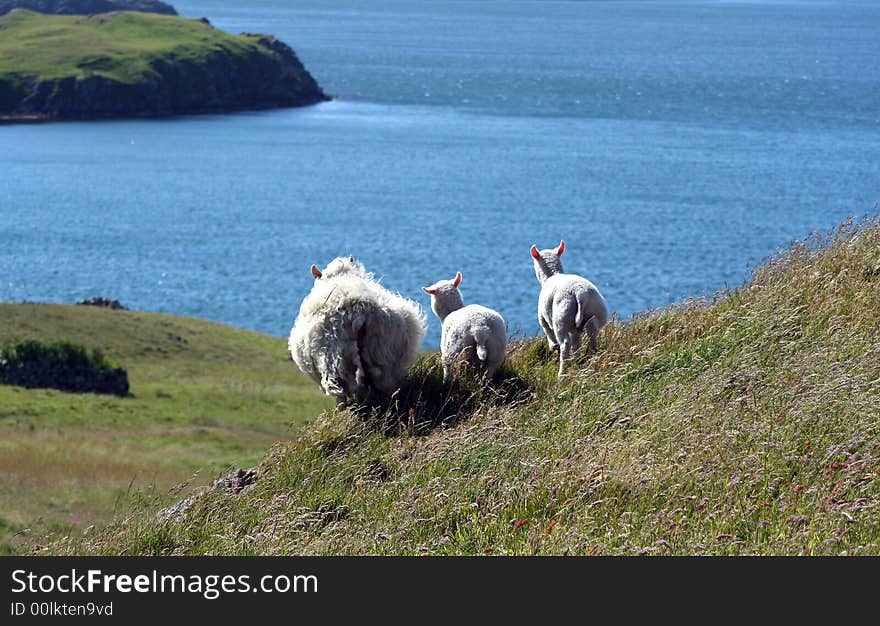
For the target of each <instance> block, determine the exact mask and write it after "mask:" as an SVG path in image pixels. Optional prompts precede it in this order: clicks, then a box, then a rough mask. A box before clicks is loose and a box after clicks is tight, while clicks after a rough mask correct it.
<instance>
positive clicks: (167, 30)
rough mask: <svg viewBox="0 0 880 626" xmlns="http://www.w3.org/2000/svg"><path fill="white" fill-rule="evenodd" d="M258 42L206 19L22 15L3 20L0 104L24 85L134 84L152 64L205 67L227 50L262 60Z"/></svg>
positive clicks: (121, 14)
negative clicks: (75, 80) (94, 80)
mask: <svg viewBox="0 0 880 626" xmlns="http://www.w3.org/2000/svg"><path fill="white" fill-rule="evenodd" d="M259 39H260V37H259V36H250V35H230V34H228V33H225V32H223V31H222V30H218V29H215V28H213V27H211V26H210V25H208V24H205V23H204V22H202V21H200V20H195V19H185V18H181V17H177V16H170V15H158V14H154V13H137V12H119V13H105V14H100V15H93V16H79V15H44V14H41V13H34V12H31V11H25V10H21V9H16V10H14V11H12V12H10V13H8V14H7V15H5V16H3V17H0V104H2V103H3V98H7V99H8V98H12V97H14V94H15V89H14V86H15V85H17V84H18V83H19V82H20V81H21V80H23V79H27V78H36V79H39V80H52V79H59V78H67V77H87V76H91V75H99V76H104V77H106V78H109V79H112V80H115V81H118V82H121V83H126V84H131V83H139V82H143V81H144V80H146V79H148V78H149V77H150V76H156V74H155V71H154V70H153V69H152V68H151V66H150V64H151V63H153V62H154V61H156V60H157V59H162V60H164V61H168V62H172V63H173V62H179V61H192V62H195V63H199V62H202V61H203V60H204V59H205V58H206V57H207V56H208V55H210V54H213V53H216V52H218V51H222V52H224V53H226V54H228V55H230V56H241V57H245V58H246V57H248V56H249V55H256V54H264V53H265V50H263V48H262V47H261V46H260V45H259V44H258V40H259Z"/></svg>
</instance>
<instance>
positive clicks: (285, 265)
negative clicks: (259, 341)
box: [0, 0, 880, 346]
mask: <svg viewBox="0 0 880 626" xmlns="http://www.w3.org/2000/svg"><path fill="white" fill-rule="evenodd" d="M175 5H176V6H177V8H178V10H179V11H180V12H181V13H182V14H184V15H187V16H191V17H201V16H207V17H208V18H209V19H210V20H211V22H212V23H213V24H214V25H215V26H217V27H219V28H223V29H226V30H229V31H232V32H267V33H272V34H275V35H277V36H278V37H279V38H281V39H283V40H284V41H286V42H287V43H289V44H290V45H292V46H293V47H294V48H295V49H296V51H297V52H298V54H299V56H300V58H301V59H302V60H303V62H304V63H305V65H306V66H307V67H308V68H309V70H310V71H311V72H312V73H313V74H314V76H315V77H316V78H317V79H318V81H319V82H320V84H321V85H322V86H323V87H324V88H325V90H326V91H327V92H329V93H331V94H333V95H334V96H336V100H334V101H333V102H329V103H326V104H321V105H318V106H314V107H310V108H304V109H288V110H281V111H271V112H258V113H244V114H235V115H218V116H202V117H187V118H176V119H171V120H133V121H130V120H126V121H112V122H98V123H54V124H43V125H19V126H0V300H12V301H19V300H31V301H51V302H73V301H76V300H79V299H83V298H86V297H89V296H93V295H104V296H108V297H112V298H118V299H120V300H121V301H122V302H123V304H125V305H127V306H129V307H133V308H138V309H146V310H150V311H164V312H169V313H177V314H184V315H194V316H199V317H205V318H210V319H214V320H218V321H222V322H226V323H229V324H233V325H236V326H241V327H245V328H251V329H255V330H259V331H263V332H267V333H271V334H274V335H286V334H287V332H288V331H289V328H290V326H291V324H292V322H293V319H294V317H295V315H296V312H297V310H298V307H299V302H300V301H301V299H302V298H303V296H304V295H305V293H306V292H307V291H308V289H309V288H310V286H311V283H312V279H311V276H310V274H309V265H310V264H311V263H317V264H318V265H319V266H323V265H325V264H326V263H327V262H328V261H329V260H330V259H332V258H333V257H335V256H338V255H343V254H345V255H348V254H353V255H355V256H357V257H358V258H359V259H361V260H362V261H363V262H364V263H365V264H366V266H367V268H368V269H370V270H372V271H373V272H375V273H376V274H377V275H378V276H381V277H382V281H383V283H384V284H385V285H386V286H388V287H390V288H391V289H394V290H398V291H400V292H401V293H403V294H405V295H407V296H410V297H412V298H415V299H417V300H419V301H420V302H422V303H423V304H424V305H427V304H428V299H427V296H424V294H422V292H421V290H420V287H421V286H422V285H428V284H431V283H433V282H434V281H436V280H438V279H441V278H446V277H452V276H454V274H455V272H456V271H459V270H460V271H461V272H462V273H463V275H464V282H463V284H462V291H463V294H464V297H465V300H466V301H467V302H474V303H481V304H485V305H487V306H491V307H494V308H497V309H498V310H500V311H501V312H502V314H503V315H504V316H505V318H506V319H507V320H508V323H509V326H510V330H511V332H514V331H519V332H520V333H524V334H534V333H536V332H537V330H538V325H537V322H536V313H535V310H536V301H537V295H538V283H537V281H536V280H535V277H534V274H533V271H532V264H531V260H530V257H529V246H530V245H531V244H532V243H536V244H538V246H539V247H542V248H543V247H550V246H551V245H556V244H557V243H558V242H559V240H560V239H561V238H564V239H565V240H566V242H567V244H568V249H567V251H566V253H565V256H564V261H565V266H566V270H567V271H570V272H577V273H580V274H583V275H584V276H586V277H588V278H590V279H591V280H592V281H593V282H595V283H596V284H597V285H598V286H599V288H600V290H601V291H602V292H603V293H604V295H605V297H606V299H607V301H608V303H609V305H610V307H611V308H612V309H613V310H614V311H616V313H617V315H618V316H619V317H622V318H623V317H627V316H629V315H631V314H632V313H634V312H638V311H642V310H645V309H650V308H653V307H660V306H664V305H667V304H669V303H672V302H675V301H678V300H681V299H684V298H687V297H689V296H699V295H704V294H709V293H712V292H714V291H716V290H718V289H723V288H724V287H726V286H729V287H734V286H737V285H739V284H741V283H742V281H743V280H744V279H746V278H747V276H748V275H749V272H750V270H751V269H753V268H754V267H755V266H756V265H757V264H758V263H760V262H761V260H762V259H764V258H766V257H767V256H768V255H770V254H772V253H774V252H775V251H778V250H780V249H781V248H783V247H785V246H787V245H788V244H789V243H790V242H791V241H792V240H794V239H799V238H802V237H804V236H806V235H807V234H809V233H810V232H811V231H814V230H826V229H830V228H832V227H834V226H835V225H837V224H839V223H840V222H841V221H842V220H843V219H845V218H846V217H847V216H848V215H865V214H868V215H875V214H877V212H878V203H880V63H878V59H880V36H878V34H880V2H873V1H860V2H859V1H853V2H823V1H808V0H803V1H797V0H792V1H786V2H782V1H778V2H761V1H753V2H709V1H692V2H661V1H655V2H623V1H604V2H589V1H583V2H552V1H522V2H516V1H497V2H488V1H486V2H482V1H476V0H474V1H467V2H448V1H443V0H434V1H431V2H414V1H410V0H406V1H403V0H370V1H369V2H361V1H359V0H320V1H319V0H298V1H296V2H285V1H282V0H249V1H248V2H240V3H238V2H236V3H231V2H228V1H227V0H204V1H202V0H187V1H178V2H176V3H175ZM426 309H427V306H426ZM438 342H439V323H438V322H437V320H436V319H434V318H433V316H432V317H431V318H430V331H429V335H428V338H427V340H426V345H427V346H436V345H437V344H438Z"/></svg>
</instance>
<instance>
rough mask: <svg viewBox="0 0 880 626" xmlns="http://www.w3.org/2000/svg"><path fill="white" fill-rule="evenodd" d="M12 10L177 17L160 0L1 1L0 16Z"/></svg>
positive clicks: (68, 13) (60, 13)
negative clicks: (116, 12)
mask: <svg viewBox="0 0 880 626" xmlns="http://www.w3.org/2000/svg"><path fill="white" fill-rule="evenodd" d="M12 9H27V10H29V11H36V12H37V13H51V14H55V15H95V14H97V13H109V12H110V11H141V12H143V13H162V14H164V15H177V11H175V10H174V7H173V6H171V5H170V4H167V3H165V2H159V1H158V0H0V15H5V14H7V13H9V12H10V11H11V10H12Z"/></svg>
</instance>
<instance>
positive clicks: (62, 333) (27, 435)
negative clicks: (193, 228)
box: [0, 304, 331, 554]
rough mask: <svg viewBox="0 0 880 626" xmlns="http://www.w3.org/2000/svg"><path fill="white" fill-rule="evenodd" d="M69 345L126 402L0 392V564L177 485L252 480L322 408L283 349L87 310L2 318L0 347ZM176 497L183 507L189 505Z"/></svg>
mask: <svg viewBox="0 0 880 626" xmlns="http://www.w3.org/2000/svg"><path fill="white" fill-rule="evenodd" d="M13 339H38V340H40V341H44V342H50V343H51V342H56V341H72V342H75V343H77V344H83V345H86V346H89V347H93V348H98V349H100V350H101V351H102V352H103V354H104V355H106V356H107V357H109V358H110V359H112V360H113V361H115V362H116V363H118V364H120V365H122V366H123V367H125V368H126V369H127V371H128V377H129V382H130V393H131V396H129V397H125V398H120V397H115V396H107V395H95V394H73V393H64V392H61V391H55V390H50V389H24V388H22V387H13V386H6V385H0V473H2V475H3V479H2V480H0V554H2V553H3V552H9V551H10V550H13V549H16V550H28V549H30V548H28V547H27V546H29V545H31V544H32V543H33V542H34V541H42V540H43V539H44V538H45V536H46V534H47V532H52V533H62V534H65V535H66V534H67V533H68V532H71V531H72V532H74V533H76V534H77V535H79V534H80V533H81V532H82V530H83V529H84V528H87V527H89V526H91V525H93V524H98V525H99V526H100V525H101V524H102V523H104V522H107V521H108V520H109V519H111V518H112V517H113V515H114V512H115V511H116V512H120V511H123V510H125V509H126V507H128V506H130V505H131V504H132V502H133V501H135V500H137V499H138V498H141V497H145V496H147V495H149V496H150V498H151V502H155V503H156V504H170V503H172V502H174V501H176V500H178V499H180V497H181V494H180V493H169V489H171V488H173V487H175V486H177V485H180V484H181V483H184V482H190V483H192V486H200V485H205V484H208V483H210V482H211V481H212V480H213V479H215V478H217V477H218V476H219V475H221V474H223V473H225V472H226V471H227V470H228V468H229V467H230V466H233V467H244V468H247V467H251V466H252V465H254V464H256V463H257V462H258V461H259V460H260V458H262V457H263V455H264V454H265V452H266V450H267V449H268V448H269V447H270V446H271V445H272V444H274V443H275V442H277V441H278V440H280V439H285V438H290V437H291V436H293V435H294V433H296V431H297V430H298V429H299V428H300V427H301V424H303V423H304V422H306V421H307V420H310V419H314V418H315V417H316V416H317V415H318V414H319V413H320V412H321V411H322V410H323V409H324V408H326V407H328V406H330V404H331V403H330V402H329V401H328V400H327V399H326V398H325V397H324V396H322V395H321V393H320V391H319V390H318V389H317V387H316V386H314V385H313V384H312V383H311V381H308V380H306V378H305V377H303V376H302V375H300V374H299V372H298V371H297V369H296V366H295V365H294V364H293V362H292V361H291V360H290V356H289V354H288V352H287V344H286V341H285V340H284V339H281V338H277V337H269V336H266V335H261V334H258V333H253V332H248V331H243V330H237V329H234V328H230V327H228V326H223V325H221V324H215V323H212V322H206V321H202V320H195V319H190V318H181V317H174V316H170V315H161V314H155V313H140V312H135V311H111V310H109V309H101V308H96V307H91V306H61V305H37V304H0V346H2V345H6V344H7V342H10V341H12V340H13ZM186 492H187V490H186V489H183V490H182V491H181V493H186Z"/></svg>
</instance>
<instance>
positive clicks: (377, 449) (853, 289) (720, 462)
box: [48, 222, 880, 555]
mask: <svg viewBox="0 0 880 626" xmlns="http://www.w3.org/2000/svg"><path fill="white" fill-rule="evenodd" d="M554 372H555V366H554V357H553V355H550V354H549V353H548V352H547V349H546V347H545V344H544V343H543V342H541V341H525V342H521V343H518V344H516V345H514V346H513V348H512V350H511V354H510V358H509V365H508V371H507V376H508V378H509V379H511V380H513V381H516V384H513V383H511V382H508V383H507V384H505V385H502V386H501V389H492V388H484V389H476V391H475V394H476V395H474V396H472V397H471V398H470V401H464V402H463V400H464V399H466V398H467V397H468V396H467V394H466V391H467V389H459V390H457V391H455V392H454V393H452V394H449V395H447V394H446V393H445V392H444V391H443V390H442V386H441V385H440V384H439V382H438V378H439V375H440V372H439V368H438V364H437V357H436V355H428V356H425V357H423V359H422V360H421V362H420V363H418V364H417V367H416V368H415V371H414V373H413V385H412V386H411V387H410V388H408V389H406V390H405V391H404V393H403V394H402V397H401V398H400V399H399V400H400V406H399V407H398V410H396V411H395V412H394V414H393V417H392V418H391V419H378V418H374V419H364V417H363V416H357V415H354V414H352V413H350V412H346V411H341V410H336V409H334V410H328V411H326V412H325V413H324V414H323V415H322V416H321V418H320V419H319V420H318V422H317V423H315V424H314V425H312V426H311V427H309V428H307V429H306V430H305V431H304V432H303V433H302V435H301V436H300V437H299V438H298V439H297V440H295V441H291V442H289V443H284V444H281V445H277V446H276V447H275V448H274V449H273V450H272V452H271V453H270V454H269V455H268V456H267V457H266V458H265V459H264V460H263V462H262V463H261V465H260V468H259V479H258V480H257V482H255V483H254V484H252V485H251V486H249V487H247V488H246V489H244V490H243V491H242V492H241V493H239V494H238V495H233V494H232V493H231V492H223V491H217V492H211V493H208V494H207V495H205V496H203V497H201V498H200V499H198V500H197V502H196V504H195V505H194V506H193V507H191V508H190V509H189V510H187V511H186V512H185V513H184V514H183V515H181V516H179V517H177V518H173V517H172V519H170V520H167V521H158V520H157V518H156V516H155V513H154V511H153V510H150V509H147V510H145V511H142V512H140V513H131V514H127V515H124V516H121V517H120V518H119V519H118V520H117V521H116V522H115V523H114V524H113V525H111V526H110V527H109V528H107V529H106V530H105V531H103V532H100V533H98V534H95V535H91V536H88V537H82V536H79V535H76V536H71V537H70V538H69V539H66V540H63V541H61V542H58V543H55V544H53V545H52V546H51V548H50V549H49V550H48V551H49V552H54V553H99V554H119V553H126V554H206V553H210V554H575V555H590V554H658V555H663V554H844V553H845V554H874V555H877V554H880V433H878V429H880V224H878V223H876V222H874V223H868V224H862V225H860V226H846V227H844V228H842V229H841V231H840V232H839V233H838V234H837V235H836V236H834V237H832V238H830V239H827V240H821V241H820V240H812V241H809V242H807V243H804V244H801V245H796V246H794V247H793V248H792V249H791V250H790V251H788V252H787V253H785V254H783V255H781V256H779V257H778V258H775V259H773V260H771V261H770V262H768V263H767V264H765V265H764V266H762V267H761V268H759V269H758V270H757V271H756V272H755V274H754V276H753V278H752V279H751V280H750V282H749V283H748V284H746V285H744V286H743V287H742V288H741V289H738V290H736V291H733V292H730V293H725V294H721V295H719V296H718V297H717V298H716V299H714V300H713V301H711V302H693V303H688V304H685V305H682V306H678V307H674V308H670V309H668V310H663V311H657V312H654V313H652V314H649V315H645V316H642V317H639V318H637V319H635V320H632V321H631V322H626V323H620V322H613V323H612V324H610V325H609V326H608V327H607V328H606V329H605V330H604V331H603V334H602V337H601V348H600V352H599V353H598V354H596V355H595V356H592V357H589V358H583V359H582V361H581V362H580V371H579V372H577V373H576V374H573V375H571V376H570V377H569V378H567V379H566V380H563V381H561V382H557V381H556V380H555V377H554ZM463 386H464V387H465V388H467V387H471V388H474V387H473V382H465V383H463ZM525 387H527V389H525ZM444 400H446V401H448V403H449V405H447V406H446V407H445V408H444V407H443V406H442V405H443V402H444ZM458 406H461V407H463V408H461V409H460V410H458V411H456V410H455V409H456V407H458ZM410 407H411V410H409V409H410ZM437 415H446V416H447V417H448V418H449V419H448V420H447V422H446V423H445V424H444V423H440V424H437V423H436V419H434V418H435V417H436V416H437ZM432 420H433V421H432Z"/></svg>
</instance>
